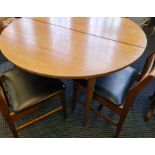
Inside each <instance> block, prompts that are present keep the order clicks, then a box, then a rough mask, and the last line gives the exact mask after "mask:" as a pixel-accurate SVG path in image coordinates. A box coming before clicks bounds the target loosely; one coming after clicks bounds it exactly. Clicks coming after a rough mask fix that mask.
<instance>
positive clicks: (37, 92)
mask: <svg viewBox="0 0 155 155" xmlns="http://www.w3.org/2000/svg"><path fill="white" fill-rule="evenodd" d="M2 77H3V81H4V83H3V84H4V88H5V90H6V93H7V96H8V99H9V102H10V105H11V107H12V109H13V111H15V112H18V111H21V110H23V109H25V108H28V107H30V106H32V105H34V104H36V103H38V102H40V101H42V100H44V99H46V98H48V97H51V96H52V95H55V94H56V93H58V92H60V91H62V90H64V89H65V88H66V86H65V85H64V84H63V83H62V82H61V81H60V80H58V79H52V78H48V77H43V76H38V75H34V74H31V73H28V72H25V71H23V70H21V69H18V68H14V69H11V70H9V71H7V72H5V73H3V75H2Z"/></svg>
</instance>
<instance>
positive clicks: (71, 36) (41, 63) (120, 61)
mask: <svg viewBox="0 0 155 155" xmlns="http://www.w3.org/2000/svg"><path fill="white" fill-rule="evenodd" d="M146 44H147V40H146V36H145V34H144V32H143V31H142V30H141V28H140V27H139V26H138V25H136V24H135V23H133V22H132V21H130V20H129V19H126V18H21V19H18V20H16V21H15V22H13V23H12V24H10V25H9V26H8V27H7V28H6V29H5V30H4V31H3V32H2V34H1V36H0V49H1V51H2V52H3V54H4V55H5V56H6V57H7V58H8V59H9V60H10V61H11V62H12V63H14V64H15V65H16V66H18V67H20V68H23V69H25V70H27V71H30V72H33V73H36V74H41V75H45V76H49V77H58V78H72V79H73V78H91V77H98V76H100V75H104V74H107V73H110V72H113V71H116V70H119V69H121V68H124V67H126V66H128V65H130V64H131V63H133V62H134V61H135V60H137V59H138V58H139V57H140V56H141V55H142V53H143V51H144V49H145V47H146Z"/></svg>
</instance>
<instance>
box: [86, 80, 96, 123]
mask: <svg viewBox="0 0 155 155" xmlns="http://www.w3.org/2000/svg"><path fill="white" fill-rule="evenodd" d="M95 83H96V78H90V79H88V84H87V90H86V101H85V104H84V126H86V125H87V122H88V118H89V111H90V105H91V102H92V100H93V92H94V88H95Z"/></svg>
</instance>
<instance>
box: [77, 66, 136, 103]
mask: <svg viewBox="0 0 155 155" xmlns="http://www.w3.org/2000/svg"><path fill="white" fill-rule="evenodd" d="M137 74H138V71H137V70H136V69H135V68H132V67H126V68H124V69H122V70H120V71H117V72H114V73H111V74H108V75H106V76H104V77H101V78H97V80H96V85H95V90H94V93H95V94H97V95H98V96H101V97H103V98H106V99H108V100H109V101H111V102H113V103H114V104H116V105H118V106H120V105H122V104H123V102H124V100H125V97H126V95H127V92H128V91H129V89H130V88H131V86H132V85H133V83H134V82H135V79H136V76H137ZM78 82H80V83H81V84H83V85H85V86H86V85H87V81H86V80H78Z"/></svg>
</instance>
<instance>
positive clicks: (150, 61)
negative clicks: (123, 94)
mask: <svg viewBox="0 0 155 155" xmlns="http://www.w3.org/2000/svg"><path fill="white" fill-rule="evenodd" d="M154 63H155V51H154V52H153V53H152V54H151V55H150V56H149V57H148V58H147V60H146V62H145V65H144V67H143V70H142V73H141V77H140V79H139V80H138V81H137V83H136V84H135V85H134V86H133V87H132V88H131V89H130V90H129V92H128V95H127V98H126V102H125V104H124V108H125V107H126V108H127V109H128V108H130V107H131V106H132V104H133V103H134V100H135V98H136V97H137V95H138V94H139V93H140V92H141V91H142V90H143V88H145V86H146V85H147V84H148V83H149V82H150V81H151V80H152V79H153V78H154V77H155V66H154Z"/></svg>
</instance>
